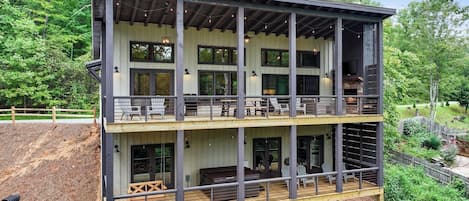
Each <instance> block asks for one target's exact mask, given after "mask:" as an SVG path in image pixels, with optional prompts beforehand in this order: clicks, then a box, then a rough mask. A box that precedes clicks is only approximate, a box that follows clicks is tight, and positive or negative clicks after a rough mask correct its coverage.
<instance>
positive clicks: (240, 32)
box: [236, 7, 245, 201]
mask: <svg viewBox="0 0 469 201" xmlns="http://www.w3.org/2000/svg"><path fill="white" fill-rule="evenodd" d="M236 17H237V18H236V22H237V23H236V30H237V39H238V40H237V42H238V48H237V50H238V60H237V63H238V71H237V73H238V74H237V75H238V91H237V92H238V102H237V112H236V117H237V118H238V119H243V118H244V97H245V94H244V79H245V77H244V7H238V13H237V15H236ZM237 148H238V154H237V157H238V165H237V169H236V173H237V174H236V176H237V181H238V196H237V200H239V201H242V200H244V197H245V192H244V191H245V188H244V186H245V185H244V128H238V146H237Z"/></svg>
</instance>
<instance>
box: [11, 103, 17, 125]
mask: <svg viewBox="0 0 469 201" xmlns="http://www.w3.org/2000/svg"><path fill="white" fill-rule="evenodd" d="M15 113H16V111H15V106H11V123H12V124H13V125H15V123H16V121H15Z"/></svg>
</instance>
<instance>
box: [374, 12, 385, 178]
mask: <svg viewBox="0 0 469 201" xmlns="http://www.w3.org/2000/svg"><path fill="white" fill-rule="evenodd" d="M377 30H378V33H377V36H378V44H377V45H378V48H377V50H378V54H377V56H378V69H379V70H378V93H379V94H378V95H379V101H378V114H380V115H383V113H384V79H383V78H384V65H383V21H379V22H378V29H377ZM376 163H377V164H376V165H377V166H378V168H379V169H378V173H377V178H378V179H377V184H378V186H380V187H383V186H384V123H383V122H378V124H377V132H376Z"/></svg>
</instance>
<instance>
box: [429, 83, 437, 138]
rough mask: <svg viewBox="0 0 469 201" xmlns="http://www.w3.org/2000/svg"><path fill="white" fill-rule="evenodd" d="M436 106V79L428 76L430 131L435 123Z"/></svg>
mask: <svg viewBox="0 0 469 201" xmlns="http://www.w3.org/2000/svg"><path fill="white" fill-rule="evenodd" d="M437 104H438V79H435V78H433V75H431V76H430V121H431V126H430V127H431V129H433V125H434V123H435V118H436V109H437V106H438V105H437Z"/></svg>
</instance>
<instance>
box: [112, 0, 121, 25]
mask: <svg viewBox="0 0 469 201" xmlns="http://www.w3.org/2000/svg"><path fill="white" fill-rule="evenodd" d="M121 10H122V2H121V1H117V2H116V19H114V22H116V24H119V21H120V16H121Z"/></svg>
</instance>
